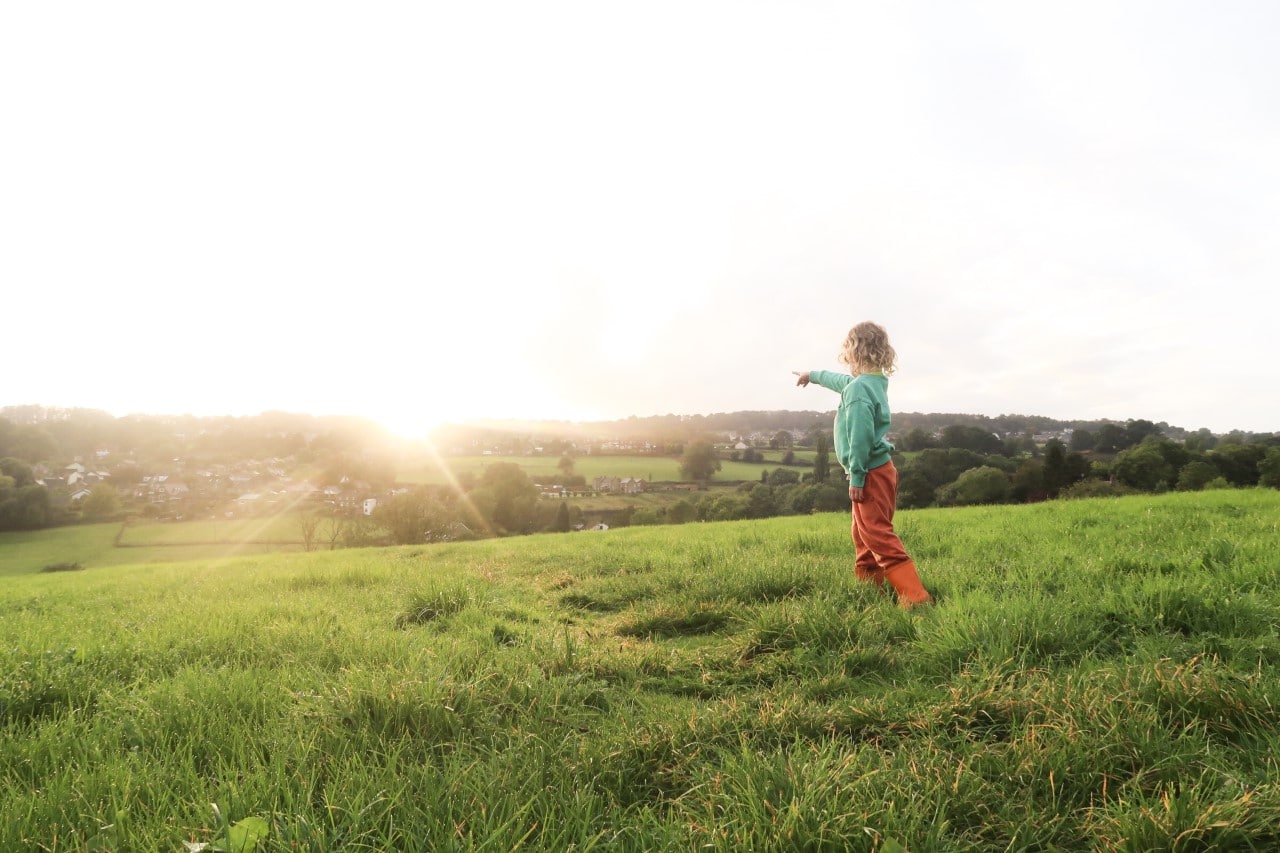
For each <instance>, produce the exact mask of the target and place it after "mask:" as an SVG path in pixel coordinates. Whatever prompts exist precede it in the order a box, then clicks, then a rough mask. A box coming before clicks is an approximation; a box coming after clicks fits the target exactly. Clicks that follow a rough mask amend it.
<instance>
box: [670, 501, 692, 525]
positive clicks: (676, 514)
mask: <svg viewBox="0 0 1280 853" xmlns="http://www.w3.org/2000/svg"><path fill="white" fill-rule="evenodd" d="M695 518H697V510H695V509H694V507H693V504H691V503H689V502H688V501H687V500H685V499H684V498H681V499H680V500H678V501H676V502H675V503H673V504H672V505H671V506H669V507H667V521H669V522H671V523H672V524H686V523H688V522H690V521H693V520H694V519H695Z"/></svg>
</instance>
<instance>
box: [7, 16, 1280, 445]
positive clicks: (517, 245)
mask: <svg viewBox="0 0 1280 853" xmlns="http://www.w3.org/2000/svg"><path fill="white" fill-rule="evenodd" d="M1278 38H1280V4H1276V3H1274V2H1269V0H1262V1H1260V2H1231V1H1230V0H1228V2H1223V3H1204V2H1125V3H1115V2H1073V3H1048V2H1043V3H1042V2H999V3H989V2H975V3H944V2H903V3H862V2H844V3H838V2H806V0H785V2H756V1H755V0H724V2H710V0H708V2H700V0H681V2H664V0H645V2H625V3H624V2H602V1H601V0H589V2H560V0H541V1H540V2H537V3H529V2H485V0H469V2H465V3H459V2H444V3H433V2H404V3H401V2H380V3H359V4H357V3H333V2H305V3H304V2H272V0H254V2H237V0H229V2H222V3H216V4H195V3H173V2H150V3H139V2H130V0H121V2H118V3H109V4H103V3H94V2H69V3H57V4H53V3H9V4H4V5H3V7H0V115H2V116H3V120H4V131H3V133H0V330H2V331H0V341H3V344H4V346H3V351H4V353H5V356H6V357H5V366H4V368H3V369H0V407H3V406H8V405H29V404H37V405H45V406H57V407H87V408H97V409H103V410H105V411H108V412H110V413H112V414H114V415H117V416H122V415H126V414H131V413H149V414H187V413H190V414H196V415H237V416H240V415H252V414H257V413H259V412H263V411H291V412H305V413H311V414H321V415H324V414H343V415H359V416H366V417H371V418H374V419H376V420H379V421H381V422H383V423H385V424H386V425H388V426H389V427H391V428H392V429H394V430H396V431H398V432H401V433H404V434H406V435H420V434H422V433H424V432H426V431H427V430H429V429H430V428H431V427H432V426H434V425H436V424H438V423H440V422H443V421H454V422H457V421H466V420H471V419H479V418H516V419H561V420H578V421H582V420H598V419H614V418H625V417H629V416H633V415H634V416H639V417H645V416H649V415H665V414H690V415H692V414H710V413H714V412H730V411H738V410H777V409H789V410H797V411H800V410H816V411H828V410H831V409H834V408H835V406H836V404H837V402H838V400H837V398H836V397H835V396H834V395H832V394H831V393H830V392H829V391H825V390H824V389H821V388H817V387H816V386H810V387H808V388H797V387H796V386H795V385H794V377H793V376H792V371H793V370H809V369H815V368H829V369H840V368H841V366H840V365H839V364H838V362H837V361H836V356H837V353H838V351H839V348H840V344H841V341H842V340H843V338H844V335H845V334H846V332H847V331H848V329H849V327H850V326H852V325H853V324H854V323H856V322H858V321H861V320H872V321H875V322H878V323H881V324H882V325H884V326H885V327H886V328H887V329H888V331H889V334H890V337H891V340H892V343H893V345H894V346H895V348H896V349H897V352H898V371H897V373H896V374H895V375H894V377H893V379H892V382H891V387H890V397H891V403H892V406H893V408H894V410H895V411H902V412H962V413H971V414H985V415H990V416H996V415H1000V414H1014V413H1016V414H1027V415H1043V416H1047V417H1052V418H1061V419H1104V418H1105V419H1114V420H1118V421H1121V422H1123V421H1125V420H1127V419H1133V418H1142V419H1148V420H1151V421H1154V422H1157V423H1159V422H1168V423H1169V424H1171V425H1173V426H1179V427H1183V428H1186V429H1199V428H1202V427H1205V428H1209V429H1211V430H1213V431H1215V432H1226V431H1228V430H1232V429H1243V430H1247V431H1252V432H1272V431H1280V382H1278V381H1277V379H1276V371H1277V364H1278V363H1280V358H1277V356H1278V355H1280V341H1278V340H1277V331H1278V329H1277V324H1276V317H1277V309H1278V308H1280V296H1277V295H1276V289H1277V288H1276V286H1277V284H1280V51H1277V50H1276V49H1275V45H1276V43H1277V39H1278Z"/></svg>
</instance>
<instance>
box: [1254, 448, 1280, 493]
mask: <svg viewBox="0 0 1280 853" xmlns="http://www.w3.org/2000/svg"><path fill="white" fill-rule="evenodd" d="M1258 485H1259V486H1269V487H1271V488H1273V489H1280V447H1273V448H1271V449H1270V450H1268V451H1267V455H1266V456H1264V457H1262V461H1261V462H1259V463H1258Z"/></svg>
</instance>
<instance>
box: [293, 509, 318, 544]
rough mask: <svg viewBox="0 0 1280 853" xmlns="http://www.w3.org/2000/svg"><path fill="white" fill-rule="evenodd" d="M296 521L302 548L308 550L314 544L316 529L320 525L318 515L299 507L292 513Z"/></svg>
mask: <svg viewBox="0 0 1280 853" xmlns="http://www.w3.org/2000/svg"><path fill="white" fill-rule="evenodd" d="M294 518H295V520H296V521H297V523H298V533H299V535H301V536H302V550H304V551H310V550H311V548H312V547H313V546H314V545H315V541H316V530H318V529H319V527H320V516H318V515H316V514H315V513H313V512H307V511H306V510H305V509H300V510H298V511H297V513H296V514H295V515H294Z"/></svg>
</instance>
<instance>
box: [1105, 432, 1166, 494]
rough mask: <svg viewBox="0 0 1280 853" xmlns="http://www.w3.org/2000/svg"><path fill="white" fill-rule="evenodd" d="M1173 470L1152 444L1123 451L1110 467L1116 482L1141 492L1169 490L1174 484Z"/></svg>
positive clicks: (1158, 449)
mask: <svg viewBox="0 0 1280 853" xmlns="http://www.w3.org/2000/svg"><path fill="white" fill-rule="evenodd" d="M1175 470H1176V469H1175V468H1174V467H1173V466H1172V465H1170V464H1169V462H1168V461H1167V460H1166V459H1165V458H1164V456H1163V455H1162V454H1161V453H1160V448H1158V447H1157V446H1156V445H1154V444H1142V445H1139V446H1138V447H1134V448H1130V449H1129V450H1126V451H1124V452H1123V453H1121V454H1120V455H1119V456H1117V457H1116V461H1115V463H1114V464H1112V466H1111V472H1112V474H1114V475H1115V478H1116V479H1117V480H1119V481H1120V482H1121V483H1123V484H1124V485H1126V486H1129V487H1131V488H1134V489H1138V490H1139V491H1143V492H1158V491H1164V490H1165V489H1167V488H1169V487H1170V486H1171V485H1172V484H1173V482H1174V472H1175Z"/></svg>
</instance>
